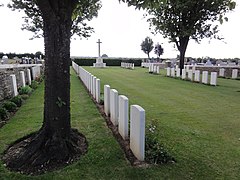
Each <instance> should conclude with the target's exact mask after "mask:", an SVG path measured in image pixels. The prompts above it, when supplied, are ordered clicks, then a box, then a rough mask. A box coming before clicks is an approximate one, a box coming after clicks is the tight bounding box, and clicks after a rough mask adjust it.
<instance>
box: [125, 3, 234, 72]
mask: <svg viewBox="0 0 240 180" xmlns="http://www.w3.org/2000/svg"><path fill="white" fill-rule="evenodd" d="M121 1H123V2H127V3H128V4H129V5H133V6H136V7H137V8H144V9H146V11H147V13H148V14H149V16H150V18H149V19H148V21H149V22H150V26H151V27H152V29H153V31H154V32H155V33H158V32H159V33H161V34H163V35H164V37H167V38H169V39H170V42H173V43H175V44H176V46H177V49H178V50H179V52H180V68H181V69H183V68H184V57H185V53H186V49H187V46H188V42H189V40H190V39H194V40H196V41H197V42H199V41H200V40H201V39H203V38H216V39H221V38H220V37H219V36H218V35H217V33H218V25H216V24H214V23H213V22H215V21H217V20H218V21H219V22H220V23H222V22H223V21H224V20H226V21H227V17H225V15H226V13H227V12H228V11H230V10H233V9H234V8H235V5H236V3H235V2H234V1H232V0H219V1H216V0H208V1H206V0H175V1H173V0H156V1H151V0H121Z"/></svg>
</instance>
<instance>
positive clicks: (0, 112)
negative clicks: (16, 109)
mask: <svg viewBox="0 0 240 180" xmlns="http://www.w3.org/2000/svg"><path fill="white" fill-rule="evenodd" d="M7 118H8V112H7V110H6V109H5V108H4V107H0V119H1V120H5V119H7Z"/></svg>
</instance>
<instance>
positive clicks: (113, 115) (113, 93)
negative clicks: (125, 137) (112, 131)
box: [110, 89, 119, 126]
mask: <svg viewBox="0 0 240 180" xmlns="http://www.w3.org/2000/svg"><path fill="white" fill-rule="evenodd" d="M118 110H119V109H118V91H117V90H116V89H111V90H110V119H111V121H112V123H113V125H114V126H117V125H118Z"/></svg>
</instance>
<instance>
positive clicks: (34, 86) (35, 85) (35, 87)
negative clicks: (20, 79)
mask: <svg viewBox="0 0 240 180" xmlns="http://www.w3.org/2000/svg"><path fill="white" fill-rule="evenodd" d="M30 87H31V88H32V89H37V87H38V82H37V81H35V80H33V81H32V83H31V85H30Z"/></svg>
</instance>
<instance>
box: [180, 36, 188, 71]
mask: <svg viewBox="0 0 240 180" xmlns="http://www.w3.org/2000/svg"><path fill="white" fill-rule="evenodd" d="M188 42H189V36H187V37H180V38H179V46H178V50H179V52H180V64H179V68H180V70H181V71H180V72H181V74H182V69H184V59H185V53H186V50H187V45H188Z"/></svg>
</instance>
